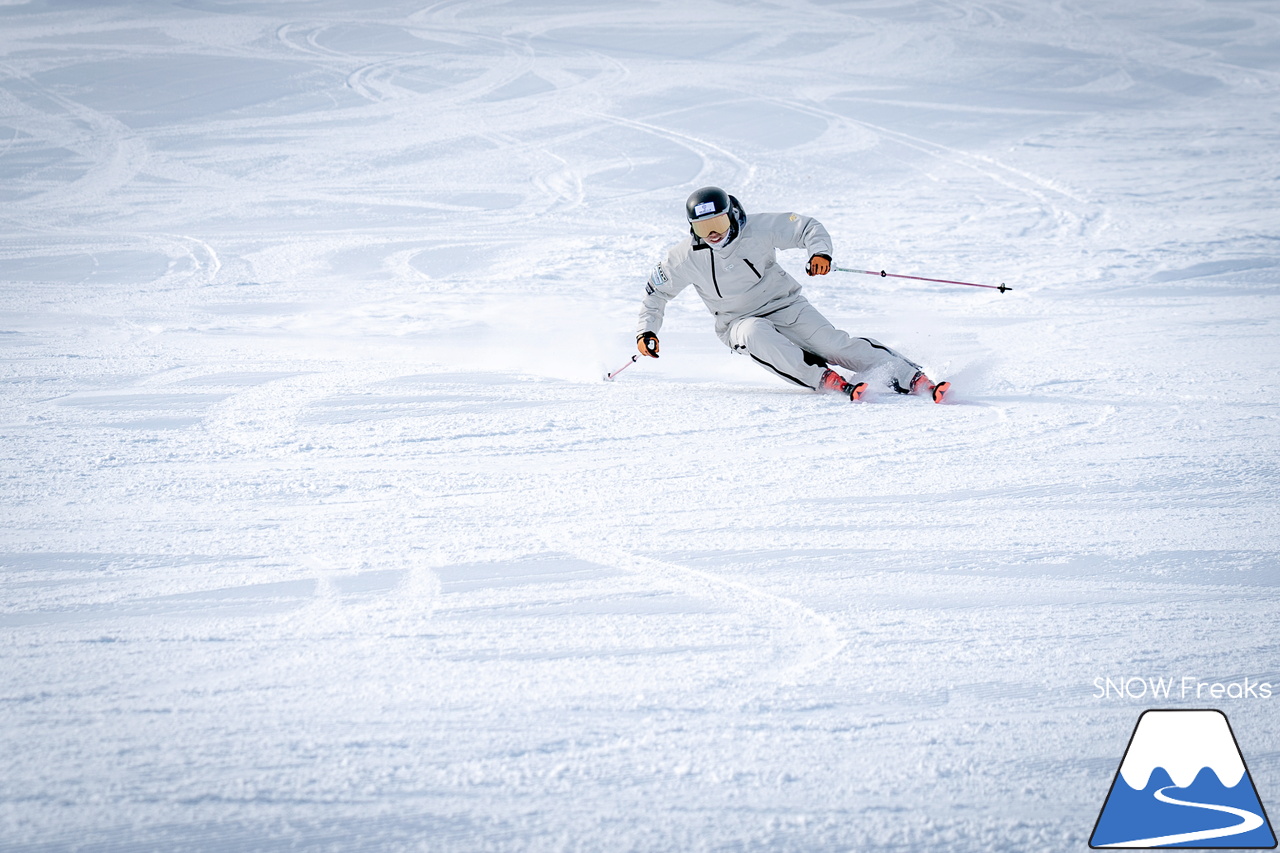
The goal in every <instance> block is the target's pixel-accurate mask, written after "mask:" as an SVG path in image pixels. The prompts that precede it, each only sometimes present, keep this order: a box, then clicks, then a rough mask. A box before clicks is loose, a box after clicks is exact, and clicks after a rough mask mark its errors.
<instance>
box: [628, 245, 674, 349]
mask: <svg viewBox="0 0 1280 853" xmlns="http://www.w3.org/2000/svg"><path fill="white" fill-rule="evenodd" d="M684 288H685V283H677V282H676V281H674V280H673V279H672V277H671V276H670V275H669V274H668V273H667V264H666V263H660V264H658V265H657V266H656V267H654V268H653V272H652V273H651V274H650V275H649V281H648V282H647V283H646V284H645V287H644V303H643V305H642V306H641V308H640V318H639V321H638V322H637V323H636V344H637V346H638V347H639V349H640V351H641V352H643V353H644V354H645V355H654V356H655V357H656V354H657V352H658V335H657V333H658V331H659V330H660V329H661V328H662V318H663V316H664V315H665V314H666V310H667V303H668V302H670V301H671V300H672V299H673V298H675V296H676V295H677V294H679V293H680V291H682V290H684ZM649 337H652V339H653V346H652V347H650V346H649V345H648V338H649Z"/></svg>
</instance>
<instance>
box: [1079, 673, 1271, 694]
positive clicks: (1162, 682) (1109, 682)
mask: <svg viewBox="0 0 1280 853" xmlns="http://www.w3.org/2000/svg"><path fill="white" fill-rule="evenodd" d="M1093 687H1094V693H1093V698H1095V699H1186V700H1191V699H1198V700H1203V699H1270V698H1271V696H1272V692H1273V688H1272V684H1271V682H1269V681H1262V682H1259V681H1255V680H1253V679H1251V678H1249V677H1248V676H1245V677H1244V678H1243V679H1241V680H1238V681H1227V682H1223V681H1203V680H1201V679H1199V678H1196V677H1194V676H1190V675H1184V676H1182V677H1181V678H1177V677H1171V678H1166V677H1163V676H1160V677H1155V678H1152V677H1150V676H1138V675H1135V676H1127V677H1120V678H1103V677H1101V676H1099V677H1098V678H1095V679H1094V680H1093Z"/></svg>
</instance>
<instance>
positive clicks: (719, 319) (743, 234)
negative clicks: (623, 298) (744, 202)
mask: <svg viewBox="0 0 1280 853" xmlns="http://www.w3.org/2000/svg"><path fill="white" fill-rule="evenodd" d="M801 248H802V249H804V250H805V251H806V252H808V257H813V256H814V255H819V254H821V255H827V256H828V257H830V256H831V236H830V235H829V234H828V233H827V229H825V228H823V227H822V223H820V222H818V220H816V219H813V218H812V217H809V216H800V215H799V214H795V213H752V214H749V215H746V214H744V215H743V216H742V217H741V218H740V219H739V220H738V236H737V237H736V238H734V239H733V241H732V242H730V243H729V245H727V246H725V247H723V248H713V247H712V246H711V245H710V244H708V243H706V242H705V241H703V240H702V239H701V238H700V237H696V236H692V235H691V236H690V238H689V239H688V240H684V241H682V242H680V243H677V244H676V245H674V246H672V247H671V248H670V250H668V252H667V258H666V260H664V261H662V262H661V263H659V264H658V265H657V266H656V267H654V270H653V273H652V274H651V275H650V276H649V283H648V285H647V286H646V287H645V298H644V306H643V308H642V309H641V311H640V320H639V323H638V325H637V326H636V333H637V334H640V333H643V332H657V331H658V330H659V329H661V328H662V318H663V314H664V313H665V311H666V307H667V303H668V302H670V301H671V300H672V299H673V298H674V297H675V296H676V295H677V294H679V293H680V291H682V290H684V289H685V288H686V287H688V286H689V285H693V287H694V289H695V290H697V291H698V295H699V296H701V297H702V301H703V302H704V303H706V306H707V309H708V310H709V311H710V312H711V313H712V314H713V315H714V316H715V318H716V334H717V335H719V336H720V339H721V340H722V341H724V342H725V343H726V344H728V343H729V338H728V329H729V324H730V323H732V322H733V321H734V320H737V319H739V318H741V317H767V316H768V315H770V314H772V313H774V312H776V311H780V310H782V309H783V308H787V307H789V306H790V305H792V304H794V303H796V302H798V301H803V299H804V297H802V296H801V295H800V282H798V281H796V280H795V279H794V278H792V277H791V275H790V274H789V273H787V271H786V270H784V269H783V268H782V267H780V266H778V259H777V250H778V249H801Z"/></svg>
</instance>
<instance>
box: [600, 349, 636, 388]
mask: <svg viewBox="0 0 1280 853" xmlns="http://www.w3.org/2000/svg"><path fill="white" fill-rule="evenodd" d="M639 359H640V353H636V354H635V355H633V356H631V358H630V360H629V361H627V363H626V364H624V365H622V367H619V368H618V369H617V370H615V371H613V373H606V374H605V375H604V378H605V379H608V380H609V381H610V382H612V381H613V377H615V376H617V375H618V374H619V373H621V372H622V371H624V370H626V369H627V368H628V367H630V366H631V365H633V364H635V363H636V362H637V361H638V360H639Z"/></svg>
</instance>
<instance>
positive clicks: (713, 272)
mask: <svg viewBox="0 0 1280 853" xmlns="http://www.w3.org/2000/svg"><path fill="white" fill-rule="evenodd" d="M707 254H708V255H710V256H711V283H712V284H714V285H715V286H716V296H717V297H719V298H720V299H724V294H723V293H721V292H720V282H718V281H716V253H715V252H712V251H710V250H708V251H707Z"/></svg>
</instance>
